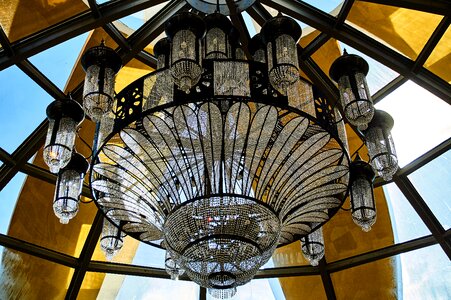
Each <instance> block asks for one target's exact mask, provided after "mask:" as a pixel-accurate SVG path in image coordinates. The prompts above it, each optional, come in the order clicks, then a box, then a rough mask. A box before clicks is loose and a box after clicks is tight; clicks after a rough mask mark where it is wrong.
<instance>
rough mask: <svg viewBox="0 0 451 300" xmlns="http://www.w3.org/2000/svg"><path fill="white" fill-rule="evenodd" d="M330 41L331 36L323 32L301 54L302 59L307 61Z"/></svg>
mask: <svg viewBox="0 0 451 300" xmlns="http://www.w3.org/2000/svg"><path fill="white" fill-rule="evenodd" d="M329 39H330V36H329V35H327V34H325V33H324V32H321V33H320V34H319V35H318V36H317V37H315V38H314V39H313V41H311V42H310V43H309V44H308V45H307V46H306V47H305V48H304V49H303V50H302V52H301V56H300V59H301V60H305V59H307V58H309V57H310V56H312V55H313V53H315V52H316V51H317V50H318V49H319V48H321V47H322V46H323V45H324V44H325V43H327V41H328V40H329Z"/></svg>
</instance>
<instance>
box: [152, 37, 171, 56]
mask: <svg viewBox="0 0 451 300" xmlns="http://www.w3.org/2000/svg"><path fill="white" fill-rule="evenodd" d="M170 50H171V41H170V40H169V39H168V38H167V37H165V38H162V39H160V40H159V41H158V42H157V43H156V44H155V46H154V47H153V53H154V54H155V56H160V55H169V52H170Z"/></svg>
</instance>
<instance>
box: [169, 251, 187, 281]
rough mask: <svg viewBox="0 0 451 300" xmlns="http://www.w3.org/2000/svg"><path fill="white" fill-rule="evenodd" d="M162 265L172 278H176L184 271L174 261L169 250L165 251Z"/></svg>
mask: <svg viewBox="0 0 451 300" xmlns="http://www.w3.org/2000/svg"><path fill="white" fill-rule="evenodd" d="M164 266H165V269H166V273H168V274H169V275H171V279H172V280H178V279H179V277H180V276H182V275H183V273H185V270H183V269H182V268H181V267H180V265H179V264H178V263H177V262H176V261H175V259H173V258H172V256H171V254H170V253H169V251H166V259H165V261H164Z"/></svg>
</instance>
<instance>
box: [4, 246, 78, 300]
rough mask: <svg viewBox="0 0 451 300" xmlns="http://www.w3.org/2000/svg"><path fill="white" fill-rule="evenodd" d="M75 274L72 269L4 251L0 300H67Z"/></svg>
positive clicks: (20, 253)
mask: <svg viewBox="0 0 451 300" xmlns="http://www.w3.org/2000/svg"><path fill="white" fill-rule="evenodd" d="M0 248H1V247H0ZM0 250H1V249H0ZM73 272H74V270H73V269H71V268H69V267H66V266H63V265H59V264H56V263H53V262H50V261H47V260H45V259H40V258H38V257H35V256H32V255H29V254H25V253H22V252H19V251H15V250H11V249H8V248H3V251H2V253H1V261H0V299H64V297H65V295H66V291H67V288H68V287H69V284H70V280H71V278H72V274H73Z"/></svg>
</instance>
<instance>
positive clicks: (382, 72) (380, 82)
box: [338, 42, 399, 95]
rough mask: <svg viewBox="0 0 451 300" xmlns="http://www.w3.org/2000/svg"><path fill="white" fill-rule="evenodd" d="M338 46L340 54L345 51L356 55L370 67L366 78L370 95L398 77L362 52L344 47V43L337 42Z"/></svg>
mask: <svg viewBox="0 0 451 300" xmlns="http://www.w3.org/2000/svg"><path fill="white" fill-rule="evenodd" d="M338 44H339V45H340V48H341V50H342V52H343V50H344V49H346V51H348V53H349V54H356V55H358V56H360V57H362V58H363V59H364V60H366V62H367V63H368V65H369V66H370V70H369V72H368V75H367V76H366V81H367V82H368V88H369V90H370V93H371V95H374V94H375V93H376V92H377V91H378V90H380V89H381V88H383V87H384V86H385V85H387V84H388V83H389V82H390V81H392V80H393V79H395V78H396V77H398V76H399V74H398V73H396V72H395V71H393V70H392V69H390V68H388V67H387V66H385V65H383V64H381V63H380V62H378V61H377V60H374V59H372V58H371V57H369V56H368V55H365V54H363V53H362V52H360V51H358V50H356V49H354V48H352V47H350V46H348V45H346V44H345V43H342V42H338Z"/></svg>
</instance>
